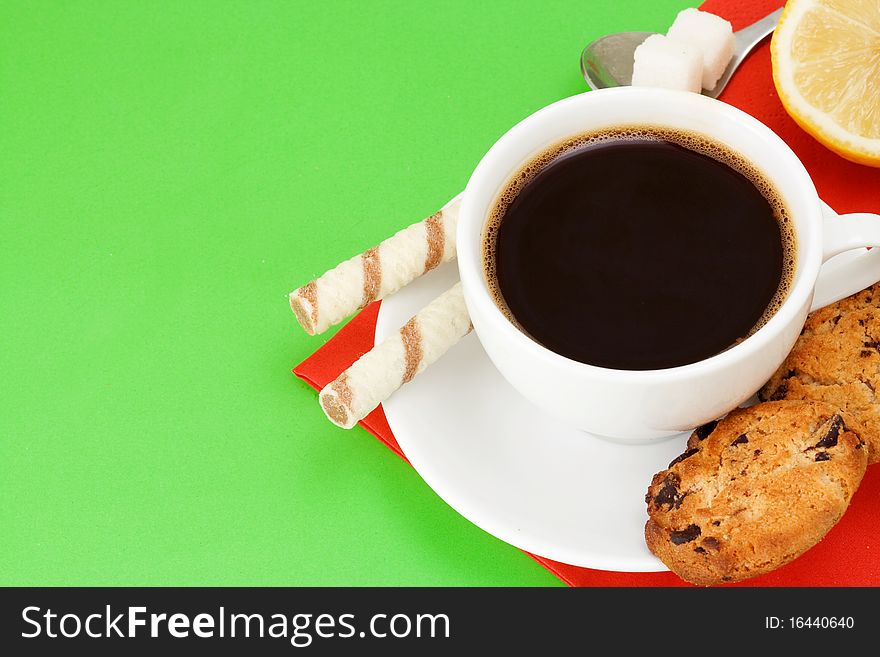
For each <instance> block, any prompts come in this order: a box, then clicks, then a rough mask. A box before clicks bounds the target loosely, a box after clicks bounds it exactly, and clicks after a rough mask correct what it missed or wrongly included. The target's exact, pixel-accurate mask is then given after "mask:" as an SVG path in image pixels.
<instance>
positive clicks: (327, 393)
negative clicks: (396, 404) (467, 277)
mask: <svg viewBox="0 0 880 657" xmlns="http://www.w3.org/2000/svg"><path fill="white" fill-rule="evenodd" d="M472 328H473V326H472V325H471V320H470V317H469V316H468V312H467V308H466V307H465V305H464V297H463V296H462V293H461V283H456V284H455V285H454V286H452V287H451V288H449V289H448V290H447V291H446V292H444V293H443V294H441V295H440V296H439V297H437V298H436V299H434V300H433V301H432V302H431V303H429V304H428V305H427V306H425V307H424V308H422V310H420V311H419V312H418V313H417V314H416V315H415V316H414V317H412V318H411V319H410V320H409V321H408V322H407V323H406V324H405V325H404V327H403V328H402V329H400V331H398V332H397V333H395V334H394V335H392V336H391V337H389V338H388V339H386V340H385V341H384V342H382V343H381V344H378V345H376V346H375V347H373V348H372V349H371V350H370V351H368V352H367V353H365V354H364V355H363V356H361V357H360V358H359V359H358V360H357V361H356V362H355V363H354V364H353V365H352V366H351V367H349V368H348V369H347V370H345V371H344V372H343V373H342V374H340V375H339V377H337V379H336V380H335V381H333V382H332V383H330V384H328V385H326V386H325V387H324V389H323V390H321V393H320V394H319V395H318V399H319V400H320V401H321V408H323V409H324V413H326V414H327V417H328V418H329V419H330V421H331V422H333V424H336V425H337V426H340V427H342V428H343V429H351V428H352V427H353V426H354V425H355V424H357V422H358V421H360V420H361V419H363V418H364V417H365V416H366V415H367V413H369V412H370V411H372V410H373V409H374V408H376V407H377V406H378V405H379V404H381V403H382V402H383V401H385V400H386V399H387V398H388V397H389V396H391V393H393V392H394V391H395V390H397V389H398V388H399V387H400V386H402V385H403V384H404V383H407V382H409V381H411V380H412V379H413V377H415V376H416V374H418V373H419V372H421V371H422V370H424V369H425V368H426V367H427V366H428V365H430V364H431V363H433V362H434V361H436V360H437V359H438V358H440V356H442V355H443V354H444V353H446V351H447V350H448V349H449V348H450V347H451V346H453V345H454V344H455V343H456V342H458V341H459V340H461V338H463V337H464V336H465V335H467V334H468V333H470V332H471V329H472Z"/></svg>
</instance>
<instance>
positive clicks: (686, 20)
mask: <svg viewBox="0 0 880 657" xmlns="http://www.w3.org/2000/svg"><path fill="white" fill-rule="evenodd" d="M666 36H668V37H669V38H670V39H672V40H673V41H677V42H679V43H687V44H689V45H692V46H696V47H697V48H699V49H700V50H701V51H702V53H703V79H702V81H701V84H702V86H703V89H714V88H715V85H716V84H717V83H718V79H719V78H720V77H721V74H722V73H724V69H726V68H727V64H728V63H729V62H730V58H731V57H733V46H734V39H733V27H732V26H731V25H730V23H729V22H728V21H726V20H724V19H723V18H721V17H720V16H716V15H715V14H710V13H708V12H705V11H700V10H699V9H685V10H684V11H681V12H679V14H678V16H676V17H675V22H674V23H673V24H672V27H670V28H669V31H668V32H667V33H666Z"/></svg>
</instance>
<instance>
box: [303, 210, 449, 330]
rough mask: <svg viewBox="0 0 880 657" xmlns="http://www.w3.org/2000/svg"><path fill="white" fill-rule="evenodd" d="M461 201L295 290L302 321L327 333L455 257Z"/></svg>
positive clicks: (309, 326)
mask: <svg viewBox="0 0 880 657" xmlns="http://www.w3.org/2000/svg"><path fill="white" fill-rule="evenodd" d="M460 205H461V201H460V200H459V199H455V200H454V201H453V202H451V203H449V204H448V205H447V206H446V207H444V208H443V209H442V210H440V211H439V212H437V213H436V214H433V215H431V216H430V217H428V218H427V219H424V220H423V221H420V222H418V223H415V224H412V225H411V226H408V227H407V228H404V229H403V230H401V231H400V232H399V233H397V234H396V235H394V236H392V237H389V238H388V239H387V240H385V241H384V242H382V243H381V244H380V245H379V246H375V247H373V248H372V249H369V250H368V251H365V252H364V253H362V254H360V255H358V256H355V257H354V258H351V259H350V260H346V261H345V262H343V263H342V264H340V265H338V266H337V267H336V268H334V269H331V270H330V271H328V272H327V273H326V274H324V275H323V276H321V277H320V278H318V279H316V280H314V281H312V282H310V283H307V284H306V285H303V286H302V287H301V288H299V289H297V290H294V291H293V292H291V293H290V307H291V309H293V312H294V314H296V318H297V319H298V320H299V323H300V324H302V327H303V328H304V329H305V330H306V332H307V333H308V334H309V335H315V334H316V333H322V332H324V331H326V330H327V329H328V328H330V327H331V326H333V325H334V324H338V323H339V322H341V321H342V320H343V319H345V318H346V317H348V316H349V315H352V314H354V313H355V312H356V311H358V310H360V309H361V308H363V307H364V306H366V305H367V304H368V303H371V302H373V301H375V300H377V299H381V298H383V297H386V296H388V295H389V294H393V293H394V292H397V290H399V289H400V288H402V287H403V286H404V285H406V284H407V283H409V282H410V281H412V280H413V279H415V278H417V277H419V276H421V275H422V274H424V273H425V272H427V271H430V270H431V269H434V267H436V266H437V265H439V264H440V263H441V262H446V261H448V260H452V259H453V258H454V257H455V227H456V225H457V223H458V209H459V207H460Z"/></svg>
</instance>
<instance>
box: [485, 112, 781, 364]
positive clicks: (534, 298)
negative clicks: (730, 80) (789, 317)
mask: <svg viewBox="0 0 880 657" xmlns="http://www.w3.org/2000/svg"><path fill="white" fill-rule="evenodd" d="M795 253H796V245H795V237H794V230H793V228H792V226H791V222H790V219H789V216H788V211H787V209H786V207H785V204H784V202H783V200H782V198H781V196H780V195H779V193H778V192H777V191H776V190H775V188H774V186H773V185H772V184H771V183H770V181H769V180H768V179H767V178H766V176H765V175H764V174H763V173H762V172H760V171H759V170H757V169H756V168H755V167H754V166H753V165H751V164H750V163H749V162H748V161H747V160H746V159H745V158H744V157H743V156H741V155H739V154H738V153H735V152H733V151H731V150H730V149H729V148H727V147H725V146H723V145H721V144H719V143H717V142H715V141H712V140H711V139H709V138H707V137H704V136H701V135H697V134H693V133H689V132H684V131H678V130H672V129H668V128H660V127H650V126H637V127H627V128H618V129H613V130H605V131H601V132H595V133H589V134H585V135H582V136H579V137H576V138H572V139H569V140H566V141H565V142H562V143H560V144H558V145H556V146H554V147H552V148H550V149H548V150H546V151H544V152H543V153H541V154H540V155H538V156H537V157H535V158H533V159H532V160H531V161H529V162H528V163H527V164H525V165H524V166H522V167H521V168H520V169H519V170H518V171H517V172H516V173H515V174H514V175H513V176H512V177H511V178H510V179H509V180H508V182H507V183H506V185H505V186H504V188H503V189H502V191H501V193H500V194H499V195H498V197H497V198H496V200H495V202H494V204H493V207H492V209H491V210H490V214H489V217H488V221H487V224H486V228H485V230H484V234H483V265H484V274H485V277H486V281H487V283H488V286H489V290H490V292H491V294H492V296H493V298H494V300H495V303H496V304H497V305H498V307H499V308H500V309H501V310H502V312H504V314H505V315H506V316H507V317H508V319H510V320H511V321H512V322H513V323H514V324H515V325H516V326H518V327H519V328H520V329H521V330H522V331H523V332H524V333H526V334H527V335H529V336H530V337H531V338H532V339H534V340H535V341H537V342H539V343H540V344H542V345H544V346H545V347H547V348H548V349H550V350H552V351H554V352H556V353H558V354H561V355H563V356H566V357H568V358H571V359H573V360H577V361H580V362H582V363H588V364H591V365H597V366H600V367H607V368H614V369H623V370H653V369H664V368H670V367H676V366H680V365H686V364H689V363H694V362H697V361H700V360H703V359H705V358H708V357H710V356H713V355H715V354H718V353H720V352H722V351H724V350H726V349H728V348H729V347H731V346H733V345H735V344H737V343H738V342H740V341H742V340H744V339H745V338H747V337H748V336H750V335H752V334H753V333H754V332H755V331H757V330H758V329H759V328H760V327H761V326H763V325H764V324H765V323H766V322H767V321H768V320H769V319H770V318H771V317H772V316H773V314H774V313H775V312H776V311H777V310H778V308H779V306H780V305H781V304H782V303H783V302H784V301H785V298H786V297H787V295H788V292H789V290H790V288H791V283H792V279H793V276H794V271H795V257H796V256H795Z"/></svg>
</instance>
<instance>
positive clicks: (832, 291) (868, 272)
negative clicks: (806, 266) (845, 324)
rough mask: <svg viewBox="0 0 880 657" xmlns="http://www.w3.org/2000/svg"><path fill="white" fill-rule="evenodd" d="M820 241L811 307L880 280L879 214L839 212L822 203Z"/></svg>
mask: <svg viewBox="0 0 880 657" xmlns="http://www.w3.org/2000/svg"><path fill="white" fill-rule="evenodd" d="M822 220H823V222H824V225H823V244H822V249H823V252H822V260H823V262H824V264H823V265H822V269H821V270H819V280H818V281H816V289H815V291H814V293H813V305H812V306H811V307H810V311H811V312H812V311H813V310H816V309H817V308H821V307H823V306H827V305H828V304H829V303H834V302H835V301H837V300H839V299H843V298H844V297H848V296H849V295H851V294H855V293H856V292H858V291H859V290H863V289H865V288H866V287H868V286H869V285H873V284H874V283H876V282H877V281H880V249H870V250H868V249H866V248H865V247H866V246H880V215H876V214H870V213H867V212H859V213H854V214H844V215H838V214H837V213H836V212H835V211H834V210H832V209H831V208H830V207H829V206H828V205H827V204H826V203H824V202H823V203H822Z"/></svg>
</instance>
